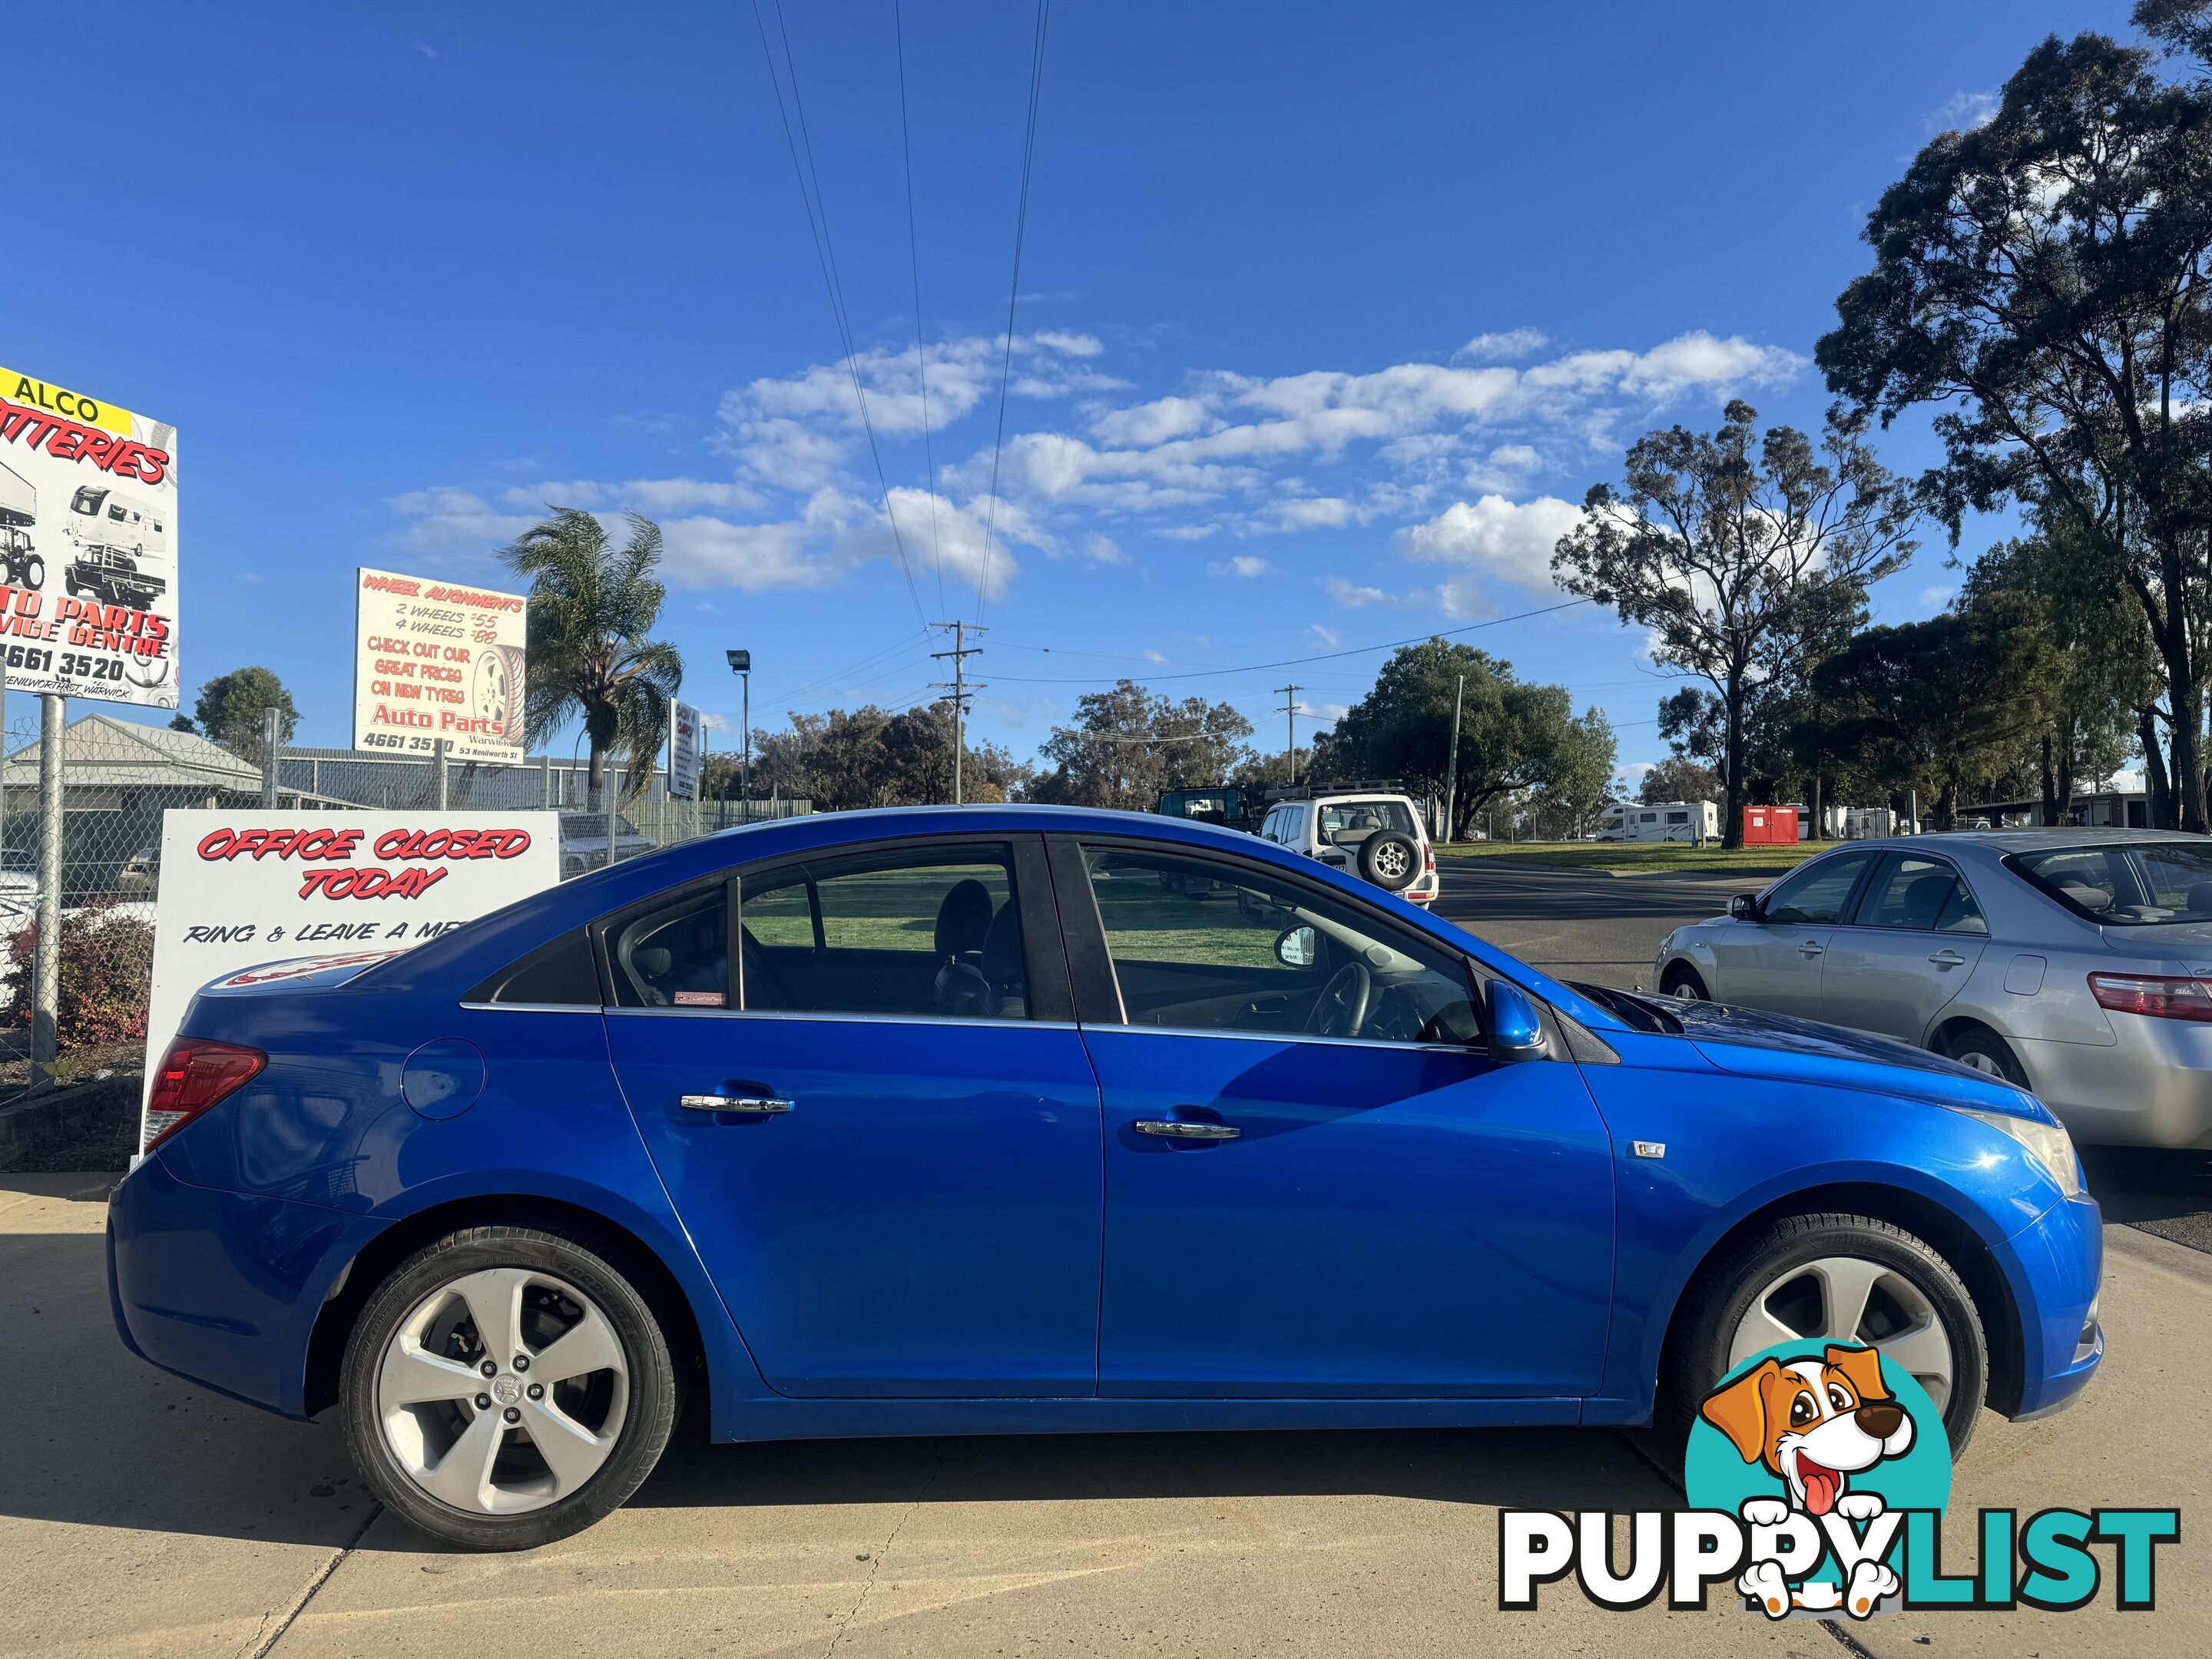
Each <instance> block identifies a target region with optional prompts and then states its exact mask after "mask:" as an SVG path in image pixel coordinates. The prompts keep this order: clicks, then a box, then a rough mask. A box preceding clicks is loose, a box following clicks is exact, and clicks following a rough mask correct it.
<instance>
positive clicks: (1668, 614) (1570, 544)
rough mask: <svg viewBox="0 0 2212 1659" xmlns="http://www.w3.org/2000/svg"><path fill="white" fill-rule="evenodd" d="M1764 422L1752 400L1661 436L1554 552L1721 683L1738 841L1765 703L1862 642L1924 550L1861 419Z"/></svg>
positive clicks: (1663, 652)
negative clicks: (1843, 645)
mask: <svg viewBox="0 0 2212 1659" xmlns="http://www.w3.org/2000/svg"><path fill="white" fill-rule="evenodd" d="M1758 418H1759V411H1758V410H1754V409H1753V408H1752V407H1751V406H1750V405H1749V404H1746V403H1744V402H1742V401H1741V400H1740V399H1739V400H1736V401H1734V402H1731V403H1730V404H1729V405H1728V407H1727V409H1726V410H1723V424H1722V426H1721V428H1720V429H1719V430H1718V431H1717V432H1712V433H1700V432H1692V431H1689V430H1688V429H1686V428H1683V427H1680V426H1675V427H1670V428H1668V429H1666V430H1665V431H1663V432H1652V433H1648V434H1646V435H1644V437H1643V438H1641V439H1639V440H1638V441H1637V442H1636V444H1635V445H1634V447H1632V448H1631V449H1630V450H1629V452H1628V459H1627V463H1626V468H1625V480H1624V483H1622V485H1621V486H1620V488H1619V489H1616V488H1614V487H1613V485H1611V484H1606V483H1601V484H1597V485H1595V486H1594V487H1593V488H1592V489H1591V490H1590V492H1589V495H1588V496H1587V497H1586V498H1585V500H1584V502H1583V517H1582V519H1581V520H1580V521H1579V522H1578V523H1577V526H1575V528H1574V529H1573V530H1571V531H1570V532H1568V533H1567V534H1566V535H1565V536H1564V537H1562V538H1560V540H1559V546H1558V548H1557V549H1556V550H1555V551H1554V552H1553V556H1552V572H1553V577H1554V579H1555V580H1558V582H1559V585H1560V586H1562V587H1564V588H1565V589H1566V590H1567V591H1568V592H1572V593H1586V594H1588V595H1589V596H1590V597H1591V598H1592V599H1596V600H1597V601H1598V602H1599V603H1600V604H1601V605H1612V606H1613V607H1614V608H1615V609H1616V610H1618V611H1620V619H1621V621H1622V623H1634V624H1638V625H1640V626H1642V627H1644V628H1646V629H1650V653H1651V657H1652V659H1653V660H1654V661H1655V662H1657V663H1660V664H1662V665H1666V666H1668V667H1674V668H1680V669H1681V670H1683V671H1685V672H1686V673H1690V674H1694V675H1696V676H1698V677H1699V678H1702V679H1704V680H1705V682H1706V683H1707V684H1710V685H1711V687H1712V688H1713V692H1714V694H1715V695H1716V696H1717V697H1718V699H1719V701H1720V704H1721V708H1720V709H1719V722H1718V723H1719V728H1720V744H1719V752H1718V754H1717V756H1716V757H1715V758H1717V760H1718V761H1719V763H1720V770H1721V778H1722V784H1723V793H1724V794H1725V796H1726V801H1727V805H1726V806H1725V808H1724V817H1723V831H1724V836H1725V841H1726V844H1727V845H1729V846H1730V847H1738V846H1741V844H1742V842H1743V807H1744V803H1745V801H1746V800H1747V799H1748V798H1749V790H1748V787H1747V776H1746V766H1745V759H1746V755H1745V750H1746V731H1747V717H1748V714H1749V713H1750V705H1751V703H1752V702H1753V699H1754V698H1756V697H1759V696H1766V695H1771V694H1772V693H1774V692H1778V691H1780V690H1786V689H1787V688H1789V687H1790V686H1792V685H1794V684H1796V683H1797V682H1798V681H1799V680H1800V679H1801V678H1802V674H1803V672H1804V671H1805V670H1806V668H1807V667H1808V657H1809V656H1811V655H1813V654H1814V652H1813V650H1812V649H1811V647H1814V645H1815V644H1816V642H1820V641H1831V640H1835V639H1840V638H1841V637H1843V636H1844V635H1846V634H1848V632H1849V631H1850V627H1851V626H1852V625H1853V624H1854V623H1856V622H1857V620H1858V619H1859V617H1860V616H1861V614H1862V613H1863V610H1864V607H1865V603H1866V588H1867V585H1868V584H1869V582H1873V581H1875V580H1879V579H1880V578H1881V577H1883V576H1886V575H1887V574H1890V573H1891V572H1892V571H1893V570H1896V569H1898V568H1900V567H1902V566H1903V565H1904V563H1905V561H1906V560H1907V559H1909V558H1910V557H1911V554H1912V550H1913V543H1912V542H1911V539H1910V532H1911V528H1912V525H1913V523H1914V520H1915V518H1916V511H1915V508H1914V507H1913V505H1912V502H1911V499H1910V496H1909V495H1908V493H1907V492H1906V491H1905V489H1903V488H1902V487H1901V486H1900V485H1899V483H1898V481H1897V480H1896V479H1895V478H1893V477H1892V476H1891V475H1890V473H1889V472H1888V471H1887V470H1886V469H1885V468H1884V467H1883V466H1882V465H1881V463H1880V462H1879V461H1878V460H1876V459H1875V454H1874V451H1873V449H1872V447H1870V446H1869V444H1868V443H1867V441H1866V437H1865V426H1864V422H1862V421H1861V420H1859V419H1857V418H1856V417H1854V416H1850V415H1847V414H1844V412H1842V411H1840V410H1833V411H1831V413H1830V415H1829V417H1828V421H1827V423H1826V427H1825V428H1824V429H1823V431H1822V433H1821V436H1820V441H1819V442H1818V443H1817V444H1816V443H1815V442H1814V441H1813V440H1812V439H1810V438H1808V436H1807V435H1805V434H1804V433H1802V432H1800V431H1798V430H1797V429H1796V428H1794V427H1787V426H1778V427H1771V428H1768V430H1767V431H1766V432H1765V434H1764V435H1760V434H1759V433H1758V432H1756V430H1755V429H1754V423H1755V422H1757V420H1758Z"/></svg>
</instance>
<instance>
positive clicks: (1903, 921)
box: [1857, 853, 1989, 933]
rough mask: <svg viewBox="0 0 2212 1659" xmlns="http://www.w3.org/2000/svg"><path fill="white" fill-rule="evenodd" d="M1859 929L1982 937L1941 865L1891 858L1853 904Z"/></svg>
mask: <svg viewBox="0 0 2212 1659" xmlns="http://www.w3.org/2000/svg"><path fill="white" fill-rule="evenodd" d="M1857 922H1858V925H1859V926H1860V927H1900V928H1911V929H1913V930H1915V931H1917V932H1922V933H1987V932H1989V926H1988V924H1987V923H1985V922H1984V921H1983V920H1982V912H1981V908H1980V907H1979V906H1978V905H1977V904H1976V903H1975V902H1974V896H1973V895H1972V893H1970V892H1968V891H1967V890H1966V882H1965V881H1964V880H1963V879H1962V878H1960V875H1959V872H1957V871H1956V870H1954V869H1953V868H1952V867H1951V866H1949V865H1948V864H1947V863H1945V862H1944V861H1943V860H1942V859H1930V858H1922V857H1919V856H1918V855H1917V854H1911V853H1892V854H1890V855H1889V857H1888V859H1887V861H1886V862H1885V863H1884V864H1883V866H1882V868H1881V873H1880V874H1879V875H1877V876H1876V877H1875V879H1874V883H1873V884H1872V885H1871V886H1869V888H1868V890H1867V896H1866V897H1865V898H1863V900H1861V901H1860V902H1859V912H1858V915H1857Z"/></svg>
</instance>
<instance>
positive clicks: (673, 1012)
mask: <svg viewBox="0 0 2212 1659" xmlns="http://www.w3.org/2000/svg"><path fill="white" fill-rule="evenodd" d="M599 1012H601V1013H603V1014H608V1015H616V1014H619V1015H621V1016H623V1018H634V1017H635V1016H638V1015H643V1016H644V1017H645V1018H647V1019H754V1020H761V1019H796V1020H805V1021H808V1022H810V1023H812V1024H851V1023H854V1022H856V1021H858V1022H865V1023H866V1024H872V1025H957V1026H961V1027H963V1028H966V1029H969V1030H984V1031H1008V1030H1013V1031H1073V1030H1079V1029H1080V1028H1079V1027H1078V1026H1077V1024H1076V1023H1075V1022H1074V1021H1073V1020H1072V1019H969V1018H965V1017H964V1016H962V1015H957V1014H868V1013H854V1012H837V1011H832V1012H816V1011H813V1010H811V1009H810V1010H805V1011H793V1012H781V1011H778V1010H775V1009H771V1008H612V1007H610V1008H602V1009H600V1010H599Z"/></svg>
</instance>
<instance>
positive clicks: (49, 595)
mask: <svg viewBox="0 0 2212 1659" xmlns="http://www.w3.org/2000/svg"><path fill="white" fill-rule="evenodd" d="M0 662H4V663H5V665H6V673H7V677H8V689H9V690H13V691H36V692H52V693H55V694H57V695H59V696H65V697H94V698H98V699H100V700H101V701H104V702H131V703H137V704H139V705H140V706H141V707H143V708H175V707H176V706H177V696H178V671H177V435H176V432H175V430H174V428H171V427H169V426H167V425H165V424H163V423H161V422H158V421H149V420H148V419H147V418H146V417H145V416H143V415H134V414H132V413H131V411H130V410H127V409H118V407H116V405H115V404H111V403H105V402H103V401H101V400H100V399H99V398H92V397H88V396H87V395H85V394H84V393H83V392H72V391H70V389H69V388H68V387H66V386H56V385H54V384H53V383H52V381H49V380H39V379H37V378H36V377H35V376H33V375H29V374H17V373H16V372H15V371H14V370H13V369H5V368H0Z"/></svg>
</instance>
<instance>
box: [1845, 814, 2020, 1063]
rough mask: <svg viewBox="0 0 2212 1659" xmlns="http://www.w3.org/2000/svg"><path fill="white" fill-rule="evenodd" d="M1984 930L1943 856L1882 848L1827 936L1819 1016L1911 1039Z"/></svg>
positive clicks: (1972, 957) (1977, 952) (1962, 979)
mask: <svg viewBox="0 0 2212 1659" xmlns="http://www.w3.org/2000/svg"><path fill="white" fill-rule="evenodd" d="M1989 935H1990V930H1989V924H1988V923H1986V922H1985V921H1983V920H1982V912H1981V907H1980V906H1979V905H1978V904H1976V903H1975V902H1974V895H1973V891H1972V889H1971V888H1970V887H1968V886H1967V884H1966V878H1965V877H1964V876H1963V875H1961V874H1960V872H1959V869H1958V867H1957V866H1955V865H1954V864H1953V863H1952V862H1951V861H1950V860H1948V859H1942V858H1934V857H1930V856H1929V855H1927V854H1922V853H1918V852H1910V853H1908V852H1892V853H1889V854H1885V855H1884V857H1883V859H1882V861H1881V866H1880V867H1879V868H1878V869H1877V870H1876V871H1875V873H1874V877H1873V879H1872V880H1870V881H1869V882H1868V883H1867V884H1865V887H1864V889H1863V891H1862V892H1861V894H1860V896H1859V900H1858V906H1857V909H1856V910H1855V911H1853V912H1852V913H1851V916H1850V920H1849V921H1846V922H1844V924H1842V925H1841V926H1839V927H1837V928H1836V929H1835V930H1834V932H1833V933H1832V934H1831V935H1830V936H1829V939H1828V951H1827V955H1826V957H1824V958H1822V961H1821V964H1820V1018H1823V1019H1825V1020H1827V1021H1828V1022H1830V1023H1831V1024H1836V1025H1851V1026H1856V1027H1857V1028H1858V1029H1859V1030H1863V1031H1879V1032H1881V1033H1882V1034H1883V1035H1885V1036H1893V1037H1902V1038H1903V1039H1904V1040H1905V1042H1916V1043H1917V1042H1920V1041H1921V1039H1922V1038H1923V1036H1926V1035H1927V1032H1928V1029H1929V1026H1931V1025H1932V1024H1935V1022H1936V1015H1937V1013H1938V1012H1940V1011H1941V1010H1942V1007H1943V1005H1944V1004H1945V1003H1947V1002H1948V1001H1950V1000H1951V999H1952V998H1953V997H1955V996H1957V995H1958V994H1959V989H1960V987H1961V986H1963V985H1965V984H1966V981H1967V980H1968V979H1969V978H1971V977H1972V975H1973V971H1974V964H1975V963H1978V962H1979V961H1980V960H1981V957H1982V951H1983V950H1984V948H1985V947H1986V946H1987V945H1988V944H1989Z"/></svg>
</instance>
